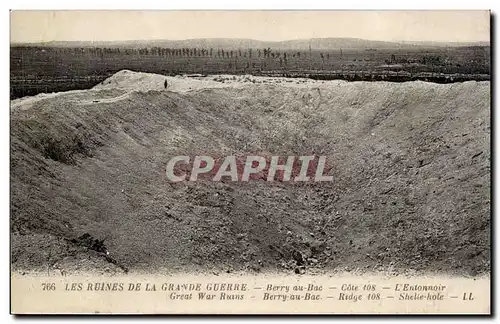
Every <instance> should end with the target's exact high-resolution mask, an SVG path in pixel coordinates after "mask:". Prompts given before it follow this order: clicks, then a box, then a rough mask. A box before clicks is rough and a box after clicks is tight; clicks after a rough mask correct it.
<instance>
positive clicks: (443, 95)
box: [11, 71, 490, 275]
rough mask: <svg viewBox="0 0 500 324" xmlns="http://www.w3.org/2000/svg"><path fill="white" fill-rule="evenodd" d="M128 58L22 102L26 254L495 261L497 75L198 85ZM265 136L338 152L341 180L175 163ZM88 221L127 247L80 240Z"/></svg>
mask: <svg viewBox="0 0 500 324" xmlns="http://www.w3.org/2000/svg"><path fill="white" fill-rule="evenodd" d="M127 73H129V74H130V73H133V72H125V71H123V72H120V73H119V74H118V75H115V76H114V77H112V78H111V79H108V80H110V82H108V83H105V84H103V85H100V86H97V87H96V88H94V89H92V90H89V91H88V92H86V93H85V92H83V93H81V92H78V93H66V94H61V95H58V96H53V97H50V98H44V99H43V100H39V101H36V102H30V103H29V104H30V107H29V108H26V109H23V108H22V105H20V107H19V109H13V110H12V111H11V230H12V233H13V234H12V237H13V240H12V246H13V252H12V253H13V259H12V261H13V268H14V269H19V270H23V271H26V270H27V269H41V270H43V271H45V270H44V269H46V268H47V267H49V268H50V267H53V265H54V264H58V265H61V264H62V266H61V267H65V269H64V271H66V272H68V271H69V272H78V271H88V270H89V269H97V270H95V271H97V272H104V273H109V272H111V273H113V272H122V271H124V270H123V269H127V270H130V271H132V272H139V271H146V272H156V271H163V272H162V273H165V271H166V272H175V271H215V272H221V271H227V272H232V271H289V272H297V273H304V272H307V273H315V272H323V271H362V272H364V271H384V272H386V273H391V272H410V273H411V272H443V273H446V274H450V273H460V274H469V275H476V274H479V273H483V272H486V271H488V270H489V264H490V261H489V260H490V258H489V252H490V250H489V245H490V237H489V227H490V108H489V107H490V83H489V82H465V83H456V84H447V85H437V84H430V83H424V82H411V83H401V84H394V83H386V82H377V83H366V82H353V83H347V82H339V81H337V82H318V83H311V82H307V83H305V84H304V85H303V86H300V82H293V83H290V82H286V81H283V82H282V83H265V84H263V83H258V82H255V83H254V82H252V81H250V82H240V83H239V85H236V83H237V82H235V85H234V86H230V87H229V86H227V83H225V82H224V83H222V82H219V81H214V80H212V79H208V80H205V81H206V82H209V83H207V84H203V83H199V84H198V88H196V87H193V89H191V90H190V91H187V92H184V90H185V89H187V88H189V86H187V88H186V86H185V85H178V87H179V88H178V89H184V90H182V91H173V90H172V91H165V90H164V89H161V88H162V87H163V81H164V79H165V77H164V76H153V77H150V75H148V76H147V77H144V75H143V74H137V75H136V74H135V73H133V77H132V78H130V79H129V78H127V77H124V76H123V75H124V74H127ZM172 79H174V80H173V82H172V87H173V89H175V87H176V85H175V82H174V81H176V80H177V81H179V82H180V83H179V84H182V82H184V83H185V84H188V83H190V84H196V83H197V82H205V81H203V80H191V79H189V78H186V80H184V79H182V78H172ZM141 80H143V81H144V84H142V83H141V82H142V81H141ZM212 82H213V83H214V84H217V86H214V87H210V86H209V85H210V84H212ZM152 83H153V85H152ZM169 84H170V79H169ZM288 84H290V85H291V84H293V86H288ZM132 85H133V86H132ZM138 89H139V90H140V89H142V90H144V91H138ZM251 152H269V153H271V154H273V155H282V156H284V155H301V154H317V155H326V156H327V157H328V160H329V163H331V164H332V165H333V176H334V181H333V182H331V183H324V182H323V183H306V184H293V183H280V182H275V183H272V184H271V183H268V182H265V181H253V182H248V183H241V182H238V183H232V182H218V183H215V182H208V181H202V182H194V183H184V182H183V183H176V184H171V183H168V181H167V179H166V176H165V167H166V164H167V162H168V160H169V159H170V158H171V157H172V156H174V155H196V154H200V155H201V154H204V155H215V154H216V155H225V154H245V153H251ZM85 233H88V235H89V236H91V237H92V239H94V240H99V241H100V240H105V246H106V253H109V258H112V259H111V260H114V263H113V262H110V260H109V259H106V256H105V254H106V253H104V252H102V251H101V252H98V251H95V249H94V250H93V249H91V248H89V247H88V246H85V245H82V244H76V243H75V242H78V238H79V237H82V235H84V234H85ZM41 237H43V239H41ZM74 240H77V241H74ZM68 251H70V252H68ZM82 253H83V254H86V255H88V258H86V259H85V258H83V259H82V255H83V254H82Z"/></svg>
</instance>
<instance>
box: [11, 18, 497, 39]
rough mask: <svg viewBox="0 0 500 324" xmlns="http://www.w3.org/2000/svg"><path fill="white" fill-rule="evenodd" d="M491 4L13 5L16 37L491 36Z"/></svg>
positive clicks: (290, 37)
mask: <svg viewBox="0 0 500 324" xmlns="http://www.w3.org/2000/svg"><path fill="white" fill-rule="evenodd" d="M489 15H490V13H489V11H13V12H11V42H16V43H17V42H41V41H115V40H147V39H171V40H177V39H189V38H252V39H257V40H268V41H281V40H290V39H303V38H322V37H355V38H364V39H370V40H382V41H445V42H446V41H450V42H467V41H489V38H490V37H489V36H490V16H489Z"/></svg>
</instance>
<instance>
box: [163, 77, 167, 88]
mask: <svg viewBox="0 0 500 324" xmlns="http://www.w3.org/2000/svg"><path fill="white" fill-rule="evenodd" d="M163 85H164V86H165V89H166V88H167V86H168V82H167V79H165V83H164V84H163Z"/></svg>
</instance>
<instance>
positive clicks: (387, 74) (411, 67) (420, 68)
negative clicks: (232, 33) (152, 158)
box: [10, 46, 490, 99]
mask: <svg viewBox="0 0 500 324" xmlns="http://www.w3.org/2000/svg"><path fill="white" fill-rule="evenodd" d="M10 63H11V72H10V75H11V78H10V80H11V88H10V96H11V99H14V98H19V97H23V96H30V95H35V94H38V93H42V92H44V93H50V92H58V91H67V90H73V89H88V88H90V87H92V86H94V85H96V84H98V83H100V82H102V81H103V80H105V79H106V78H108V77H110V76H111V75H113V74H114V73H116V72H118V71H120V70H122V69H130V70H134V71H142V72H151V73H157V74H162V75H170V76H172V75H176V74H192V73H199V74H235V75H238V74H252V75H261V76H288V77H310V78H313V79H322V80H335V79H339V80H348V81H362V80H364V81H381V80H386V81H395V82H402V81H412V80H413V81H414V80H427V81H432V82H437V83H450V82H456V81H466V80H477V81H481V80H489V79H490V47H489V46H468V47H444V46H443V47H403V48H396V49H391V48H379V49H377V48H344V49H340V48H338V49H334V50H332V49H325V50H314V49H312V50H310V51H309V50H304V49H297V50H291V49H285V50H280V49H276V48H273V49H271V48H268V49H264V48H239V49H238V48H230V49H229V48H226V49H220V48H208V47H207V48H200V47H198V48H163V47H148V48H123V47H122V48H120V47H109V48H106V47H47V46H43V47H42V46H38V47H37V46H13V47H11V55H10Z"/></svg>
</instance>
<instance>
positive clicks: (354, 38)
mask: <svg viewBox="0 0 500 324" xmlns="http://www.w3.org/2000/svg"><path fill="white" fill-rule="evenodd" d="M209 39H213V40H250V41H257V42H262V43H284V42H293V41H308V40H309V41H310V40H322V39H346V40H363V41H369V42H381V43H450V44H457V43H491V40H490V39H489V40H465V41H441V40H440V41H436V40H376V39H367V38H360V37H311V38H295V39H286V40H260V39H256V38H246V37H242V38H239V37H195V38H183V39H169V38H149V39H147V38H146V39H119V40H50V41H25V42H13V41H10V44H44V43H55V42H67V43H71V42H88V43H113V42H115V43H118V42H155V41H169V42H182V41H188V40H209Z"/></svg>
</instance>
